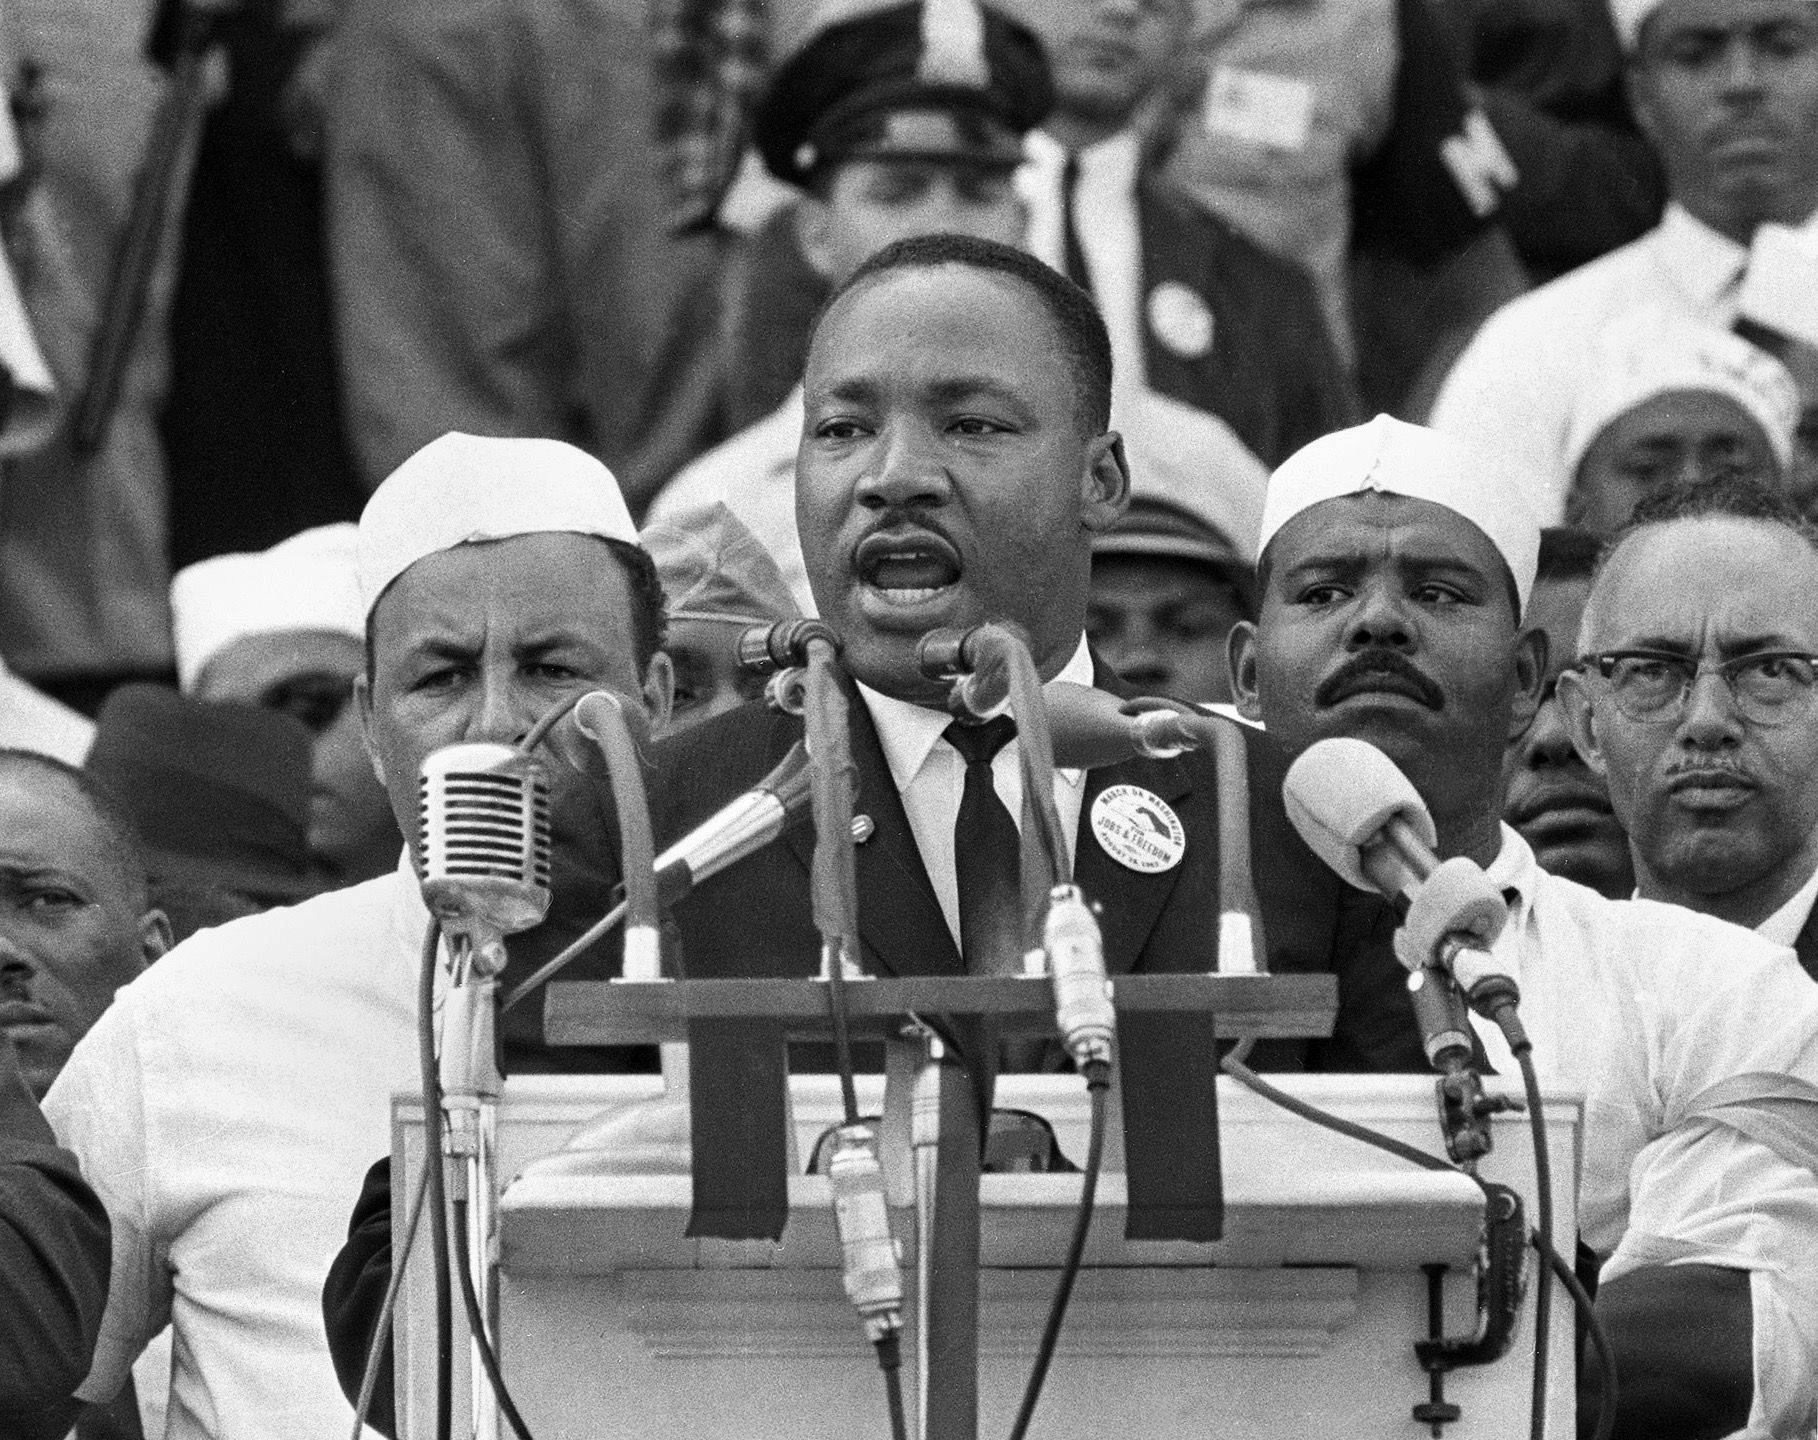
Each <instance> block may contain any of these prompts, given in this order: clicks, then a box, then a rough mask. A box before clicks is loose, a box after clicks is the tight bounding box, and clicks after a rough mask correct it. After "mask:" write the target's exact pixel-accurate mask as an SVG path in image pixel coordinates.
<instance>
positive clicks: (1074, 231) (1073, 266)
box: [1061, 151, 1092, 295]
mask: <svg viewBox="0 0 1818 1440" xmlns="http://www.w3.org/2000/svg"><path fill="white" fill-rule="evenodd" d="M1078 189H1079V156H1078V155H1076V154H1074V153H1073V152H1072V151H1068V152H1067V163H1066V165H1065V167H1064V168H1063V169H1062V170H1061V240H1062V245H1063V252H1062V253H1063V254H1064V255H1065V256H1066V266H1067V278H1068V279H1069V280H1071V281H1072V282H1073V283H1074V284H1075V285H1077V286H1079V288H1080V289H1082V290H1084V291H1085V292H1086V293H1087V294H1088V295H1090V294H1091V293H1092V271H1091V270H1090V269H1089V268H1088V267H1087V265H1086V247H1085V246H1084V245H1082V244H1081V243H1080V238H1079V226H1078V225H1077V224H1075V223H1074V219H1073V197H1074V192H1075V191H1077V190H1078Z"/></svg>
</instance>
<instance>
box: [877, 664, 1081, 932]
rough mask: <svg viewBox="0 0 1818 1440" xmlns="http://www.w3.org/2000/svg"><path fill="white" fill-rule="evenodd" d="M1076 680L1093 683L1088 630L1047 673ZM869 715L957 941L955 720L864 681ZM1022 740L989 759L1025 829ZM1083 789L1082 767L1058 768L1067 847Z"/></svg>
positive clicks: (1071, 847)
mask: <svg viewBox="0 0 1818 1440" xmlns="http://www.w3.org/2000/svg"><path fill="white" fill-rule="evenodd" d="M1063 680H1067V681H1071V682H1072V683H1073V684H1075V685H1090V684H1091V683H1092V655H1091V652H1090V651H1088V650H1087V648H1086V637H1085V636H1084V635H1081V636H1080V637H1079V645H1078V647H1077V648H1076V649H1075V650H1074V652H1073V658H1072V659H1070V660H1068V662H1067V664H1066V667H1065V668H1064V669H1063V670H1062V671H1061V672H1060V674H1058V675H1056V676H1055V677H1054V679H1053V680H1051V681H1049V682H1048V683H1049V684H1050V685H1052V684H1056V683H1058V682H1059V681H1063ZM858 688H859V694H860V695H862V696H863V697H864V700H865V705H866V708H867V709H869V710H870V711H871V720H872V723H873V724H874V725H876V726H877V737H878V741H879V743H880V744H881V745H882V746H883V750H884V760H885V762H886V763H887V764H888V765H889V766H890V778H891V779H892V780H894V781H895V782H896V788H897V793H898V794H900V795H901V796H902V797H903V810H904V812H905V813H906V814H907V815H908V817H909V829H910V830H911V831H912V832H913V833H914V835H915V844H916V848H917V849H918V850H920V851H921V852H922V864H923V866H925V867H926V869H927V871H928V878H929V880H930V881H932V882H933V884H934V895H935V898H936V899H937V900H939V901H940V902H941V913H942V914H943V915H945V916H946V917H947V928H948V929H949V930H951V931H952V932H953V943H954V944H955V945H956V946H957V945H958V944H959V933H960V927H959V871H958V867H957V865H956V864H955V862H954V856H953V826H954V822H955V821H956V820H957V819H958V818H959V806H960V796H961V795H962V794H963V793H964V791H965V788H966V762H965V761H964V760H963V759H961V758H960V753H959V751H957V750H955V749H954V748H953V746H952V745H950V744H948V743H947V741H946V740H944V739H943V738H942V735H943V733H944V732H945V730H946V729H947V727H948V726H949V725H951V724H952V723H953V717H952V716H951V715H949V714H948V713H947V712H946V711H944V710H930V709H928V708H927V707H926V706H922V705H912V704H910V703H909V702H908V701H907V700H898V699H896V698H894V697H893V696H889V695H884V694H881V693H880V692H878V691H876V690H873V689H872V688H871V687H870V686H869V685H866V684H864V683H862V682H861V683H860V685H859V687H858ZM1018 744H1019V742H1018V741H1016V740H1011V742H1010V743H1009V744H1008V745H1006V746H1004V748H1003V749H1002V750H1000V751H998V752H997V756H996V758H994V759H993V760H992V762H991V778H992V780H993V781H994V782H995V784H996V786H997V793H998V798H999V799H1001V800H1002V801H1003V802H1004V808H1005V809H1007V810H1008V811H1009V812H1010V815H1011V818H1012V819H1014V820H1015V821H1016V823H1017V826H1018V828H1019V829H1020V828H1021V826H1022V821H1023V776H1022V770H1021V768H1020V767H1021V761H1020V760H1019V758H1018V757H1019V755H1020V751H1019V749H1018ZM1085 794H1086V772H1085V771H1084V770H1056V771H1055V772H1054V803H1055V806H1056V808H1057V809H1058V810H1059V811H1060V822H1061V832H1062V833H1063V834H1064V835H1065V836H1066V837H1067V853H1068V855H1069V856H1071V855H1073V854H1074V853H1075V852H1076V849H1077V846H1078V835H1077V832H1078V830H1079V812H1080V806H1081V804H1082V802H1083V801H1084V799H1085Z"/></svg>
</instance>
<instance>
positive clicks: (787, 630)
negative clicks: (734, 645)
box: [738, 618, 840, 675]
mask: <svg viewBox="0 0 1818 1440" xmlns="http://www.w3.org/2000/svg"><path fill="white" fill-rule="evenodd" d="M816 640H824V641H826V643H827V644H829V645H831V646H832V647H833V649H834V652H835V653H836V654H837V653H838V652H839V648H840V637H839V636H837V635H835V634H834V633H833V627H832V626H831V625H829V624H828V623H827V622H826V621H825V620H816V619H812V618H808V619H796V620H778V621H776V622H775V623H774V624H770V625H753V626H752V627H751V628H750V629H749V630H745V631H743V632H742V633H741V634H740V635H739V640H738V658H739V665H740V666H741V667H742V668H744V669H745V670H748V671H750V672H751V673H752V674H754V675H771V674H774V673H775V672H776V671H778V670H786V669H788V668H789V667H790V666H799V665H806V664H807V663H808V646H809V644H810V643H811V642H813V641H816Z"/></svg>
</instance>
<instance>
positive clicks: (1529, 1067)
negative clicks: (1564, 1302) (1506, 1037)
mask: <svg viewBox="0 0 1818 1440" xmlns="http://www.w3.org/2000/svg"><path fill="white" fill-rule="evenodd" d="M1504 1013H1506V1012H1504ZM1498 1019H1499V1020H1500V1016H1499V1017H1498ZM1520 1038H1521V1043H1520V1045H1519V1046H1516V1045H1511V1047H1510V1048H1511V1049H1512V1050H1513V1051H1514V1054H1515V1059H1516V1062H1517V1063H1518V1064H1520V1066H1521V1083H1522V1086H1523V1088H1524V1089H1526V1091H1527V1095H1528V1128H1529V1133H1530V1134H1532V1135H1533V1137H1534V1184H1535V1186H1536V1188H1537V1189H1538V1190H1539V1191H1540V1202H1539V1205H1538V1207H1537V1208H1538V1210H1539V1216H1540V1224H1539V1226H1538V1227H1537V1229H1538V1231H1539V1234H1540V1243H1541V1245H1543V1246H1544V1247H1545V1250H1546V1253H1548V1254H1550V1253H1551V1252H1552V1249H1553V1162H1552V1157H1551V1156H1550V1155H1548V1153H1547V1122H1546V1116H1545V1115H1543V1114H1542V1113H1541V1109H1540V1077H1539V1076H1538V1075H1536V1074H1535V1073H1534V1047H1533V1045H1531V1044H1530V1043H1528V1039H1527V1037H1526V1036H1525V1035H1522V1036H1521V1037H1520ZM1552 1316H1553V1286H1552V1282H1551V1280H1550V1279H1549V1277H1548V1275H1547V1272H1546V1271H1545V1270H1542V1271H1541V1272H1540V1283H1539V1284H1538V1285H1537V1286H1536V1287H1535V1291H1534V1393H1533V1398H1532V1400H1531V1402H1530V1403H1531V1405H1532V1407H1533V1408H1532V1409H1531V1411H1530V1412H1529V1421H1528V1433H1529V1435H1530V1436H1531V1437H1532V1440H1544V1437H1545V1435H1546V1433H1547V1330H1548V1328H1549V1326H1550V1325H1551V1323H1552Z"/></svg>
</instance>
